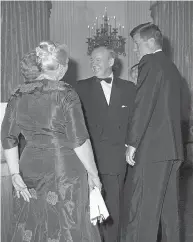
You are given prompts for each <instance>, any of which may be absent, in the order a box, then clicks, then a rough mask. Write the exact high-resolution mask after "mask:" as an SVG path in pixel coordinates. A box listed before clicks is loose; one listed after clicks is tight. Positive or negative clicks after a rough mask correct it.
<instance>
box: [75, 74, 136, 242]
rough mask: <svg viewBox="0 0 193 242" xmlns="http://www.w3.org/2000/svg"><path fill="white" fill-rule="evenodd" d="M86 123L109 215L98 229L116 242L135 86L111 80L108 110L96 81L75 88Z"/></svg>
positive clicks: (79, 84) (119, 80) (94, 79)
mask: <svg viewBox="0 0 193 242" xmlns="http://www.w3.org/2000/svg"><path fill="white" fill-rule="evenodd" d="M77 92H78V94H79V96H80V99H81V102H82V105H83V112H84V115H85V121H86V124H87V128H88V131H89V133H90V138H91V142H92V146H93V151H94V154H95V159H96V164H97V167H98V170H99V174H100V177H101V181H102V184H103V189H104V199H105V202H106V205H107V207H108V210H109V213H110V215H111V220H108V221H107V222H106V224H105V226H101V230H102V234H103V236H104V237H105V242H117V241H119V240H118V238H117V234H118V230H119V215H120V205H121V204H120V201H121V200H120V196H122V195H123V194H122V192H123V181H124V177H125V172H126V159H125V151H126V148H125V142H126V134H127V130H128V124H129V120H130V118H131V115H132V110H133V106H134V105H133V104H134V98H135V86H134V84H133V83H131V82H128V81H125V80H122V79H120V78H117V77H114V80H113V85H112V90H111V98H110V103H109V106H108V104H107V101H106V99H105V95H104V93H103V89H102V87H101V84H100V82H97V81H96V78H95V77H91V78H89V79H86V80H81V81H79V82H78V84H77Z"/></svg>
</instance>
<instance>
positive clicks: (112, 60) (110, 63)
mask: <svg viewBox="0 0 193 242" xmlns="http://www.w3.org/2000/svg"><path fill="white" fill-rule="evenodd" d="M114 63H115V59H114V58H110V59H109V66H110V67H112V66H113V65H114Z"/></svg>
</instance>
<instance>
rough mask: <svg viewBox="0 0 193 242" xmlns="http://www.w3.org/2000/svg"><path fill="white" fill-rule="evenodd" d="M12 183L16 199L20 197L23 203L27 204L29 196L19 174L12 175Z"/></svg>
mask: <svg viewBox="0 0 193 242" xmlns="http://www.w3.org/2000/svg"><path fill="white" fill-rule="evenodd" d="M12 183H13V186H14V188H15V190H16V194H17V197H18V198H20V195H21V196H22V197H23V199H24V200H25V201H27V202H29V201H30V198H31V194H30V193H29V191H28V189H27V186H26V184H25V183H24V181H23V179H22V178H21V176H20V174H13V175H12Z"/></svg>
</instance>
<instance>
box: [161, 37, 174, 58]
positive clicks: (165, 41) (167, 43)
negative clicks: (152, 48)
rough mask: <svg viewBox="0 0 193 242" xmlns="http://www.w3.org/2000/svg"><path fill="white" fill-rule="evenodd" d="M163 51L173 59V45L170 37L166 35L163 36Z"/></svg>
mask: <svg viewBox="0 0 193 242" xmlns="http://www.w3.org/2000/svg"><path fill="white" fill-rule="evenodd" d="M162 49H163V52H164V53H165V54H166V55H167V56H168V57H169V58H170V59H172V60H173V47H172V46H171V43H170V41H169V39H168V38H167V37H166V36H163V48H162Z"/></svg>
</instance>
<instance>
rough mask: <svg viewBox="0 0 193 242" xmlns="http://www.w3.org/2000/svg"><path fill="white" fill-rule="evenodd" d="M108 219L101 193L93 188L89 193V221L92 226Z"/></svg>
mask: <svg viewBox="0 0 193 242" xmlns="http://www.w3.org/2000/svg"><path fill="white" fill-rule="evenodd" d="M108 217H109V212H108V210H107V207H106V204H105V202H104V200H103V197H102V195H101V192H100V191H99V189H98V188H97V187H95V188H94V189H93V190H92V191H91V192H90V221H91V223H92V224H93V225H96V224H97V221H98V222H100V223H101V222H102V221H104V220H105V219H107V218H108Z"/></svg>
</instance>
